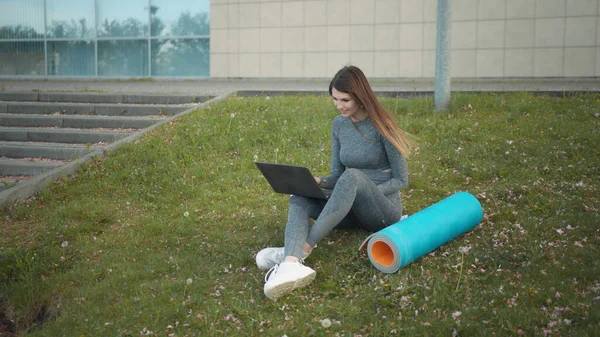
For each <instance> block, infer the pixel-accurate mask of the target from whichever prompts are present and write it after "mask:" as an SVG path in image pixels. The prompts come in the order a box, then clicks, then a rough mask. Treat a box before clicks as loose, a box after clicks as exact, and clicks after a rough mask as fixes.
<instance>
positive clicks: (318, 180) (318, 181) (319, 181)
mask: <svg viewBox="0 0 600 337" xmlns="http://www.w3.org/2000/svg"><path fill="white" fill-rule="evenodd" d="M315 181H316V182H317V185H321V178H319V177H315Z"/></svg>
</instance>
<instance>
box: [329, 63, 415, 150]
mask: <svg viewBox="0 0 600 337" xmlns="http://www.w3.org/2000/svg"><path fill="white" fill-rule="evenodd" d="M333 88H335V90H337V91H339V92H343V93H346V94H349V95H350V96H351V97H352V98H353V99H355V100H356V101H357V102H358V103H359V104H360V105H362V106H363V107H364V108H365V110H366V111H367V114H368V115H369V116H371V120H372V121H373V125H375V128H377V131H379V133H381V135H382V136H383V137H385V139H387V140H388V141H389V142H390V143H392V145H393V146H394V147H395V148H396V149H398V151H400V153H401V154H402V155H403V156H404V157H408V156H409V155H410V151H411V149H412V147H413V142H412V140H411V139H410V135H409V134H408V133H407V132H406V131H404V130H402V129H400V128H399V127H398V125H397V124H396V120H395V119H394V117H393V116H392V115H391V114H390V113H389V112H387V111H386V110H385V109H384V108H383V106H382V105H381V103H379V100H378V99H377V97H376V96H375V93H374V92H373V89H371V85H369V81H367V78H366V76H365V74H364V73H363V72H362V70H360V69H359V68H358V67H355V66H345V67H344V68H342V69H340V70H339V71H338V72H337V73H336V74H335V76H334V77H333V79H332V80H331V83H330V84H329V95H330V96H331V95H332V92H331V91H332V89H333Z"/></svg>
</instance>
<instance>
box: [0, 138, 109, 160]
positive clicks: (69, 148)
mask: <svg viewBox="0 0 600 337" xmlns="http://www.w3.org/2000/svg"><path fill="white" fill-rule="evenodd" d="M99 149H101V147H99V146H85V145H79V144H64V143H33V142H0V157H7V158H48V159H55V160H72V159H75V158H79V157H81V156H83V155H85V154H87V153H90V152H92V151H97V150H99Z"/></svg>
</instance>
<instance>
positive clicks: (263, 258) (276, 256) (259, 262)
mask: <svg viewBox="0 0 600 337" xmlns="http://www.w3.org/2000/svg"><path fill="white" fill-rule="evenodd" d="M311 249H312V248H311ZM283 254H285V249H284V248H283V247H269V248H265V249H263V250H261V251H260V252H258V254H256V266H257V267H258V269H260V270H269V269H271V268H273V267H275V266H276V265H278V264H280V263H281V262H283V259H284V257H285V256H284V255H283ZM302 254H303V257H302V261H304V259H306V258H307V257H308V256H309V255H310V253H306V252H302Z"/></svg>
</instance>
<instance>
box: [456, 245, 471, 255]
mask: <svg viewBox="0 0 600 337" xmlns="http://www.w3.org/2000/svg"><path fill="white" fill-rule="evenodd" d="M470 250H471V247H467V246H463V247H460V248H458V251H459V252H461V253H463V254H468V253H469V251H470Z"/></svg>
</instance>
